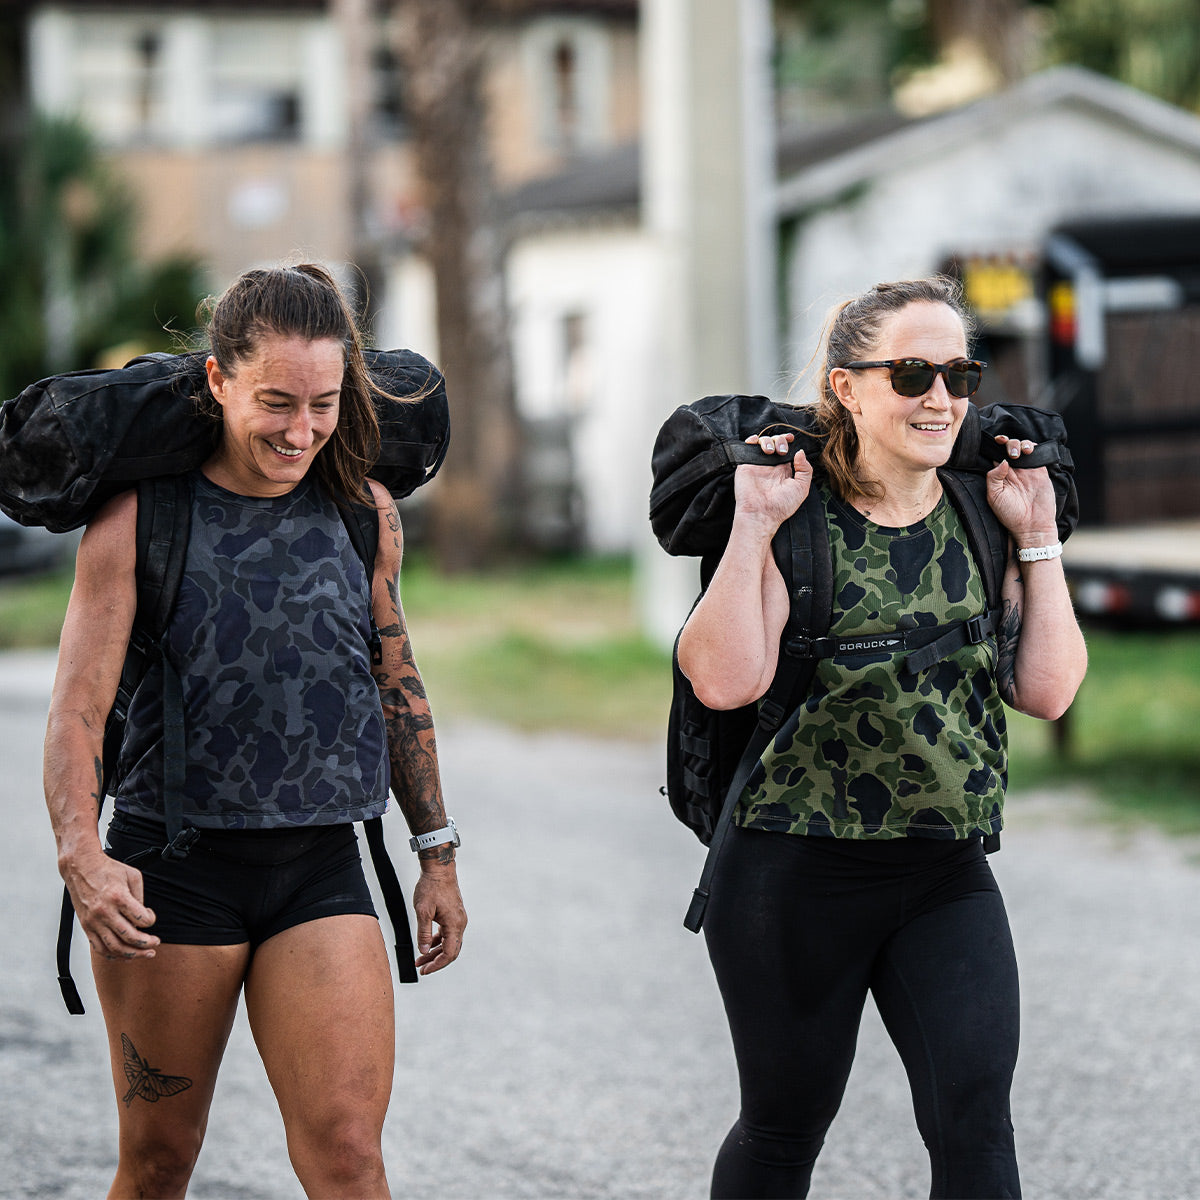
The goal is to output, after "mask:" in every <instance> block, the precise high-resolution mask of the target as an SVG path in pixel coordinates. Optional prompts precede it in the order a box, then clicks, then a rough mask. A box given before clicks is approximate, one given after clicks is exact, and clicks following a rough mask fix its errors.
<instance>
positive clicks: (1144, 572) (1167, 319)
mask: <svg viewBox="0 0 1200 1200" xmlns="http://www.w3.org/2000/svg"><path fill="white" fill-rule="evenodd" d="M956 266H957V267H958V269H959V270H961V271H962V274H963V277H964V282H965V284H966V288H967V297H968V300H973V301H974V304H973V306H974V307H975V308H976V309H977V311H979V312H980V316H981V331H980V332H981V334H982V338H981V342H980V345H979V355H980V357H981V358H984V359H986V360H987V361H988V364H989V366H988V372H987V375H986V376H985V380H984V383H985V386H984V388H981V389H980V393H979V395H978V397H977V399H978V401H979V403H987V402H988V401H990V400H999V399H1006V400H1010V401H1013V402H1016V403H1021V402H1026V403H1031V404H1037V405H1040V406H1042V407H1044V408H1052V409H1055V410H1057V411H1058V412H1061V413H1062V416H1063V420H1064V422H1065V423H1066V427H1067V434H1068V437H1069V439H1070V448H1071V453H1072V455H1073V456H1074V459H1075V483H1076V486H1077V487H1078V489H1079V508H1080V523H1079V529H1078V531H1077V532H1076V533H1075V535H1074V536H1073V537H1072V538H1071V540H1070V541H1069V542H1068V543H1067V546H1066V549H1065V551H1064V553H1063V566H1064V568H1065V570H1066V573H1067V582H1068V584H1069V585H1070V586H1071V591H1072V594H1073V596H1074V600H1075V606H1076V609H1077V610H1078V612H1079V614H1080V616H1081V617H1084V618H1086V619H1090V620H1093V621H1102V622H1104V623H1106V624H1111V625H1115V626H1118V627H1120V626H1133V627H1140V628H1158V629H1171V628H1180V627H1183V626H1190V627H1193V628H1195V627H1197V626H1200V469H1198V464H1200V376H1198V375H1197V373H1196V369H1195V354H1196V345H1197V343H1198V341H1200V217H1197V216H1195V215H1189V216H1181V217H1168V216H1160V217H1145V216H1138V217H1130V218H1128V219H1116V218H1110V219H1105V220H1095V221H1078V222H1071V223H1067V224H1063V225H1060V226H1059V227H1058V228H1056V229H1054V230H1052V231H1051V232H1050V234H1049V236H1048V237H1047V238H1046V239H1045V242H1044V243H1043V245H1042V246H1041V247H1040V248H1039V250H1038V252H1037V253H1036V254H1026V255H1025V256H1021V255H1018V254H1009V255H1000V256H993V257H990V258H987V257H985V258H979V257H975V258H972V257H966V258H964V259H963V260H960V261H959V262H957V263H956ZM989 388H990V389H991V390H989Z"/></svg>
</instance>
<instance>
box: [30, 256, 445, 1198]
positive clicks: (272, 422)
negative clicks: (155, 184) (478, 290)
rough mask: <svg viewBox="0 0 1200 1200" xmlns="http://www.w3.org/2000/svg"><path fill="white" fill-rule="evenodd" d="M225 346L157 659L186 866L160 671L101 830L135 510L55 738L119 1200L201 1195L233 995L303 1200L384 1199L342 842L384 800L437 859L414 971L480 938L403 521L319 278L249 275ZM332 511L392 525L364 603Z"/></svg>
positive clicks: (80, 638) (126, 501)
mask: <svg viewBox="0 0 1200 1200" xmlns="http://www.w3.org/2000/svg"><path fill="white" fill-rule="evenodd" d="M208 332H209V338H210V346H211V352H210V354H209V356H208V359H207V375H208V385H209V391H210V392H211V398H212V401H213V403H214V416H215V417H217V418H218V419H219V421H220V435H219V441H218V443H217V449H216V451H215V453H214V454H213V455H212V457H211V458H210V459H209V460H208V461H207V462H205V463H204V464H203V466H202V467H201V468H199V469H198V470H196V471H195V472H193V473H192V474H191V475H190V476H189V477H188V478H187V485H188V491H189V493H190V496H191V532H190V534H189V537H188V543H187V559H186V564H185V568H184V575H183V579H182V582H181V584H180V587H179V594H178V599H177V601H176V604H175V607H174V609H173V610H172V614H171V618H170V622H169V625H168V628H167V633H166V638H165V639H164V651H163V652H164V655H165V656H168V657H169V660H170V662H171V663H172V665H173V667H174V668H175V670H176V671H177V673H178V676H179V678H180V680H181V683H182V692H183V712H184V718H185V726H186V731H187V732H186V736H187V741H186V750H187V753H186V756H185V761H186V777H185V781H184V787H183V807H184V812H183V817H184V822H185V826H186V828H187V831H188V835H189V836H194V837H195V840H194V843H193V844H192V845H191V847H190V849H189V850H188V852H187V854H186V856H185V857H182V858H180V857H176V858H174V859H173V860H171V861H166V860H165V859H164V856H163V855H162V854H161V853H160V851H162V850H163V847H164V845H165V843H166V842H167V836H166V831H165V816H164V806H163V799H162V797H163V787H164V752H163V717H162V711H163V707H162V703H161V699H160V696H161V691H162V687H163V682H162V679H163V670H162V668H161V667H160V668H158V670H157V674H156V673H155V669H154V668H152V669H151V672H150V673H149V674H148V675H147V677H146V679H145V681H144V682H143V684H142V685H141V686H140V687H139V689H138V691H137V693H136V695H135V697H134V700H133V703H132V706H131V708H130V712H129V718H128V722H127V725H126V730H125V740H124V743H123V745H122V748H121V755H120V760H119V762H118V765H117V770H116V772H115V778H116V780H117V781H118V782H117V786H116V791H115V795H114V807H115V810H116V811H115V814H114V816H113V820H112V823H111V825H110V827H109V830H108V835H107V838H108V841H107V846H102V845H101V843H100V840H99V837H98V833H97V829H96V810H97V803H98V800H99V799H100V797H99V796H98V795H97V783H98V779H99V774H100V767H99V763H100V759H101V736H102V734H103V730H104V721H105V716H106V714H107V713H108V711H109V708H110V707H111V706H112V703H113V697H114V694H115V692H116V689H117V684H118V681H119V679H120V676H121V667H122V662H123V660H124V657H125V648H126V644H127V643H128V641H129V635H130V630H131V628H132V625H133V621H134V615H135V610H136V607H137V591H136V582H135V529H136V522H137V516H138V514H137V507H138V496H137V493H136V492H127V493H124V494H122V495H120V496H117V497H116V498H114V499H113V500H112V501H110V502H109V503H108V504H107V505H106V506H105V508H103V509H102V510H101V511H100V513H99V514H98V516H97V517H96V518H95V519H94V520H92V521H91V522H90V523H89V525H88V528H87V531H86V533H85V534H84V537H83V540H82V542H81V544H80V547H79V555H78V562H77V566H76V575H75V586H74V588H73V590H72V593H71V600H70V605H69V607H68V611H67V616H66V621H65V623H64V626H63V634H62V641H61V645H60V651H59V667H58V675H57V678H56V681H55V685H54V693H53V698H52V702H51V712H50V719H49V725H48V730H47V740H46V771H45V776H46V796H47V803H48V805H49V809H50V815H51V820H52V823H53V825H54V830H55V834H56V836H57V838H58V847H59V866H60V870H61V871H62V875H63V878H64V880H65V881H66V884H67V887H68V889H69V890H70V893H71V898H72V901H73V903H74V906H75V911H76V914H77V915H78V918H79V922H80V925H81V927H82V928H83V930H84V932H85V933H86V934H87V938H88V941H89V943H90V944H91V948H92V967H93V974H94V977H95V981H96V989H97V992H98V994H99V997H100V1002H101V1005H102V1007H103V1009H104V1017H105V1022H106V1025H107V1027H108V1040H109V1049H110V1057H111V1059H112V1073H113V1081H114V1085H115V1087H116V1093H117V1099H118V1106H117V1112H118V1116H119V1121H120V1127H119V1129H120V1144H119V1149H120V1156H119V1161H118V1165H117V1173H116V1177H115V1178H114V1180H113V1184H112V1189H111V1192H110V1195H112V1196H116V1197H126V1196H161V1197H166V1196H182V1195H184V1193H185V1192H186V1190H187V1186H188V1181H189V1179H190V1177H191V1173H192V1169H193V1167H194V1165H195V1162H196V1157H197V1155H198V1154H199V1152H200V1147H201V1143H202V1141H203V1138H204V1131H205V1126H206V1123H207V1118H208V1109H209V1104H210V1101H211V1100H212V1095H213V1088H214V1086H215V1084H216V1079H217V1070H218V1068H219V1066H220V1063H221V1058H222V1055H223V1053H224V1050H225V1043H226V1039H227V1038H228V1036H229V1032H230V1028H231V1026H232V1024H233V1019H234V1014H235V1012H236V1009H237V1004H238V998H239V996H240V995H243V994H244V996H245V1002H246V1012H247V1015H248V1017H249V1022H250V1027H251V1030H252V1032H253V1034H254V1039H255V1043H256V1045H257V1047H258V1051H259V1053H260V1055H261V1057H262V1060H263V1064H264V1066H265V1067H266V1071H267V1075H268V1077H269V1079H270V1081H271V1086H272V1088H273V1089H274V1092H275V1096H276V1099H277V1101H278V1103H279V1109H280V1113H281V1115H282V1117H283V1122H284V1127H285V1130H286V1134H287V1142H288V1152H289V1154H290V1156H291V1161H292V1165H293V1167H294V1168H295V1171H296V1174H297V1176H298V1177H299V1179H300V1182H301V1184H302V1185H303V1187H304V1190H305V1192H306V1193H307V1194H308V1195H310V1196H322V1197H337V1196H343V1197H355V1198H359V1200H361V1198H364V1197H386V1196H388V1195H390V1192H389V1190H388V1183H387V1178H386V1174H385V1170H384V1163H383V1156H382V1151H381V1135H382V1130H383V1122H384V1116H385V1113H386V1111H387V1106H388V1100H389V1098H390V1096H391V1090H392V1070H393V1064H394V1056H395V1022H394V1016H393V1008H392V984H391V972H390V968H389V965H388V958H387V952H386V950H385V947H384V942H383V937H382V934H381V932H380V929H379V922H378V920H377V919H376V916H375V910H374V906H373V904H372V901H371V895H370V892H369V891H368V888H367V884H366V880H365V878H364V875H363V869H362V864H361V861H360V859H359V853H358V847H357V843H356V839H355V834H354V829H353V824H352V823H353V822H355V821H359V820H363V819H364V818H368V817H374V816H378V815H379V814H380V813H382V812H383V811H384V809H385V807H386V805H387V797H388V790H389V787H391V788H392V789H393V790H394V792H395V795H396V797H397V799H398V801H399V804H400V807H401V809H402V810H403V813H404V816H405V818H406V819H407V821H408V824H409V827H410V829H411V831H412V833H413V834H415V835H424V836H423V837H421V838H420V839H417V838H414V849H417V848H419V857H420V860H421V862H420V866H421V875H420V880H419V882H418V884H417V887H416V892H415V895H414V898H413V908H414V911H415V914H416V918H417V949H418V952H419V957H417V959H416V966H417V968H418V970H419V971H421V972H422V973H426V974H427V973H429V972H432V971H437V970H439V969H441V968H442V967H444V966H446V965H447V964H449V963H451V962H453V961H454V959H455V958H456V957H457V956H458V953H459V949H460V946H461V943H462V935H463V930H464V928H465V925H466V914H465V912H464V910H463V904H462V898H461V896H460V894H459V889H458V882H457V877H456V867H455V861H454V857H455V856H454V846H455V845H457V844H458V839H457V833H456V832H455V829H454V826H453V822H449V821H448V819H447V817H446V813H445V809H444V807H443V802H442V795H441V785H440V783H439V773H438V764H437V750H436V746H435V742H434V733H433V724H432V719H431V717H430V712H429V704H428V701H427V700H426V697H425V692H424V688H423V687H422V685H421V678H420V675H419V674H418V672H417V668H416V664H415V662H414V660H413V656H412V650H411V647H410V644H409V638H408V631H407V629H406V627H405V623H404V614H403V610H402V609H401V606H400V593H399V578H400V576H399V573H400V558H401V549H402V534H401V529H400V519H399V516H398V514H397V511H396V506H395V504H394V502H393V501H392V499H391V497H390V496H389V495H388V493H387V491H386V490H385V489H384V488H383V487H382V486H380V485H379V484H377V483H375V482H374V481H372V480H368V479H366V477H365V476H366V470H367V466H368V464H369V463H370V462H372V461H374V460H373V457H372V449H374V451H376V452H377V451H378V444H379V436H378V425H377V422H376V416H375V410H374V403H373V397H372V388H373V386H374V385H373V384H372V383H371V380H370V377H369V375H368V372H367V368H366V366H365V364H364V361H363V354H362V347H361V344H360V341H359V337H358V333H357V331H356V329H355V324H354V319H353V316H352V314H351V313H350V310H349V308H348V306H347V304H346V301H345V299H344V297H343V296H342V294H341V292H340V290H339V288H338V287H337V284H336V283H335V281H334V280H333V278H332V276H330V274H329V273H328V272H327V271H326V270H325V269H324V268H322V267H320V266H316V265H312V264H309V265H302V266H297V267H292V268H281V269H270V270H256V271H250V272H247V273H246V274H245V275H243V276H242V277H240V278H239V279H238V280H236V281H235V282H234V283H233V284H232V285H231V287H230V288H229V289H228V290H227V291H226V292H225V294H224V295H223V296H222V297H221V298H220V299H219V300H218V301H217V302H216V304H215V306H214V307H213V309H212V313H211V320H210V322H209V329H208ZM338 502H341V503H347V502H358V503H360V504H369V505H370V506H371V507H373V508H375V509H376V510H377V515H378V546H377V551H376V559H375V569H374V577H373V578H370V579H368V578H367V573H366V571H365V569H364V566H363V562H362V560H361V559H360V558H359V557H358V555H357V554H356V553H355V551H354V549H353V546H352V543H351V541H350V539H349V536H348V532H347V529H346V526H345V524H344V522H343V520H342V517H341V516H340V514H339V510H338V508H337V503H338ZM372 618H373V622H374V625H375V626H377V627H378V633H379V635H380V638H379V644H375V645H373V644H372V643H373V635H372V632H371V627H372ZM135 864H136V865H135Z"/></svg>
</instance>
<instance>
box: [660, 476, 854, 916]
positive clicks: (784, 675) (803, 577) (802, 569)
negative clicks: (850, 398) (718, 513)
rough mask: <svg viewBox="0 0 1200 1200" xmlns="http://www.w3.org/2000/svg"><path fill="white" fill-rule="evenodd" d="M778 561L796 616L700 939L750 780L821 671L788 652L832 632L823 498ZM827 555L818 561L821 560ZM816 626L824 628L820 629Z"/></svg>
mask: <svg viewBox="0 0 1200 1200" xmlns="http://www.w3.org/2000/svg"><path fill="white" fill-rule="evenodd" d="M774 550H775V556H776V561H777V562H778V563H779V566H780V571H781V573H782V575H783V577H784V581H785V582H786V583H787V585H788V594H789V596H790V597H791V601H792V603H791V612H790V614H789V616H788V621H787V624H786V625H785V626H784V630H783V636H782V638H781V639H780V641H781V653H780V656H779V666H778V668H777V669H776V672H775V678H774V679H773V680H772V681H771V687H770V688H769V690H768V691H767V694H766V696H765V698H764V700H763V702H762V704H761V705H760V706H759V710H758V724H757V725H756V726H755V727H754V732H753V733H752V734H751V736H750V741H749V743H748V744H747V746H746V748H745V749H744V750H743V751H742V756H741V758H740V759H738V765H737V767H736V768H735V769H734V772H733V779H732V780H731V781H730V784H729V788H728V790H727V791H726V793H725V799H724V801H723V802H722V804H721V814H720V816H719V817H718V818H717V823H716V825H715V827H714V828H713V836H712V841H711V842H710V843H709V847H708V854H707V855H706V856H705V859H704V867H703V869H702V870H701V872H700V882H699V883H698V884H697V885H696V888H695V890H694V891H693V893H692V902H691V904H690V905H689V906H688V910H687V914H686V915H685V916H684V918H683V925H684V928H685V929H690V930H691V931H692V933H699V931H700V928H701V926H702V925H703V923H704V912H705V909H706V908H707V907H708V898H709V894H710V892H711V889H712V880H713V876H714V875H715V874H716V870H717V862H718V861H719V859H720V857H721V850H722V848H723V847H724V845H725V839H726V838H727V837H728V835H729V829H730V826H731V825H732V824H733V813H734V810H735V809H736V808H737V804H738V800H739V799H740V798H741V795H742V792H743V791H745V789H746V785H747V783H749V782H750V777H751V775H752V774H753V772H754V769H755V767H757V766H758V763H759V760H760V759H761V758H762V755H763V751H764V750H766V748H767V746H768V745H770V742H771V739H772V738H773V737H774V736H775V734H776V732H777V731H778V729H779V727H780V725H782V724H783V720H784V718H785V717H786V716H787V714H788V713H789V712H791V711H792V709H793V708H794V707H795V705H796V703H797V702H798V700H799V697H800V694H801V693H802V692H803V691H804V690H806V689H807V687H808V685H809V683H810V682H811V680H812V676H813V671H814V669H815V662H816V660H815V659H812V658H809V657H807V656H803V655H796V654H790V653H787V647H788V646H789V645H791V644H793V643H795V642H796V641H797V640H798V639H800V638H802V637H803V636H805V634H806V633H807V634H812V633H817V632H820V633H823V632H824V631H825V630H826V629H828V628H829V624H828V622H829V614H830V612H831V611H832V608H833V570H832V565H831V564H830V562H829V561H828V558H829V539H828V536H827V535H826V533H825V509H824V506H823V505H822V504H821V502H820V499H819V497H816V498H814V497H813V496H812V495H810V496H809V498H808V499H807V500H806V501H805V502H804V503H803V504H802V505H801V506H800V508H799V509H798V510H797V512H796V513H795V514H793V516H792V517H791V518H790V519H789V520H787V521H785V522H784V523H783V525H782V527H781V528H780V530H779V531H778V533H777V534H776V537H775V542H774ZM816 555H821V556H822V558H820V559H817V558H816V557H815V556H816ZM814 622H820V624H819V625H817V626H815V627H814Z"/></svg>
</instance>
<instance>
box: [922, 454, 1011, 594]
mask: <svg viewBox="0 0 1200 1200" xmlns="http://www.w3.org/2000/svg"><path fill="white" fill-rule="evenodd" d="M938 475H939V477H940V478H941V481H942V486H943V487H944V488H945V489H946V491H947V493H948V494H949V496H950V500H951V503H952V504H953V505H954V507H955V509H956V510H957V511H958V515H959V517H960V518H961V519H962V523H963V527H964V529H965V530H966V533H967V541H968V543H969V544H970V547H971V553H972V554H974V556H975V561H976V562H977V563H978V564H979V572H980V574H981V576H982V577H983V589H984V594H985V595H986V596H987V606H988V608H989V609H990V610H993V611H996V610H999V608H1000V587H1001V584H1002V583H1003V582H1004V568H1005V566H1006V565H1007V563H1008V531H1007V530H1006V529H1005V528H1004V526H1003V525H1001V524H1000V521H999V520H998V519H997V517H996V514H995V513H994V512H992V507H991V505H990V504H988V500H987V476H986V475H981V474H979V473H978V472H975V471H956V470H953V469H943V470H941V471H939V472H938Z"/></svg>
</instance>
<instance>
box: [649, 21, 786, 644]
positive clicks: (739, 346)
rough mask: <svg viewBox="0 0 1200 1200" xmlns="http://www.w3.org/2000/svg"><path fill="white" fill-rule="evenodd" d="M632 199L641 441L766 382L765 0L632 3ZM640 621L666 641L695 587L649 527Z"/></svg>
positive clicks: (771, 265)
mask: <svg viewBox="0 0 1200 1200" xmlns="http://www.w3.org/2000/svg"><path fill="white" fill-rule="evenodd" d="M641 12H642V24H641V30H642V32H641V62H642V68H641V73H642V97H643V100H642V103H643V120H642V164H643V165H642V206H643V221H644V224H645V226H646V229H647V231H648V234H649V237H650V239H651V241H652V243H653V245H654V248H655V252H656V255H657V259H658V272H657V275H658V282H659V289H660V294H659V304H658V311H659V313H660V316H661V320H662V326H661V329H660V330H659V337H658V343H659V345H660V347H661V355H660V360H659V362H658V363H656V370H655V378H656V381H658V382H659V384H660V386H659V387H658V388H657V389H656V391H657V393H658V395H660V396H661V398H662V405H661V408H659V409H658V410H656V411H653V412H650V413H648V414H647V429H646V430H645V438H644V439H643V441H642V444H643V445H645V446H646V448H647V454H648V453H649V447H650V445H651V444H652V441H653V437H654V434H655V432H656V431H657V428H658V426H659V424H661V422H662V421H663V419H664V418H665V417H666V416H667V415H668V414H669V413H670V412H671V411H672V410H673V409H674V408H675V407H677V406H678V405H680V404H685V403H688V402H690V401H692V400H696V399H698V398H699V397H700V396H703V395H708V394H715V393H722V392H756V391H758V392H767V391H769V390H770V388H771V386H772V384H773V382H774V378H775V373H776V370H777V364H778V356H777V349H776V346H775V328H776V322H775V217H774V120H773V115H772V104H771V83H770V79H771V76H770V51H771V25H770V4H769V0H642V8H641ZM638 585H639V587H638V590H639V604H640V607H641V616H642V625H643V628H644V629H645V630H646V631H647V633H648V634H649V635H650V636H651V637H652V638H654V640H656V641H658V642H660V643H662V644H664V645H669V644H670V641H671V640H672V639H673V638H674V635H675V632H676V631H677V629H678V627H679V625H680V623H681V621H682V620H683V617H684V616H685V615H686V612H687V607H688V605H689V604H690V603H691V601H692V599H693V598H694V596H695V593H696V588H697V571H696V567H695V564H694V563H693V562H691V561H690V560H675V559H669V558H668V557H667V556H666V555H665V554H664V553H663V551H662V550H661V548H660V547H659V546H658V545H657V543H655V542H654V541H653V539H652V537H651V535H650V533H649V529H648V527H647V531H646V536H645V541H644V543H643V545H642V546H640V547H639V554H638Z"/></svg>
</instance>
